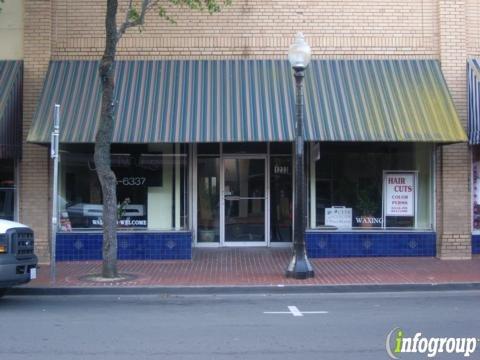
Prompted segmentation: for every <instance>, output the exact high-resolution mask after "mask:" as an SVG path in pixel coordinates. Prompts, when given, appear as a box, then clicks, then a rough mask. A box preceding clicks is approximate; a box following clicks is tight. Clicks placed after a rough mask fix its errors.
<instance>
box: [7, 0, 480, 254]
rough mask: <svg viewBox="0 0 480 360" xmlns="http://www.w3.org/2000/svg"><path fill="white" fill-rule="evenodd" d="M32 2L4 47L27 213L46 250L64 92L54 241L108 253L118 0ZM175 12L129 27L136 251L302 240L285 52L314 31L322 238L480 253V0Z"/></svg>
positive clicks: (320, 244)
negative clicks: (95, 154) (471, 106)
mask: <svg viewBox="0 0 480 360" xmlns="http://www.w3.org/2000/svg"><path fill="white" fill-rule="evenodd" d="M8 2H9V0H6V4H5V11H4V13H3V15H0V16H7V13H8V12H9V10H8V9H10V8H9V6H10V5H9V4H8ZM15 2H16V1H15ZM16 3H18V5H17V6H18V9H17V10H16V11H17V12H18V11H20V12H21V13H23V26H21V27H16V28H18V31H20V32H21V30H22V29H23V44H22V45H21V46H20V45H19V46H20V47H19V48H20V49H21V51H20V52H19V51H18V49H19V48H18V47H17V48H16V50H15V51H16V52H15V51H13V50H12V51H11V52H10V53H9V54H7V55H3V54H2V57H3V58H4V59H7V58H9V57H13V58H15V59H22V60H23V144H22V145H23V146H22V157H21V160H19V161H18V163H17V165H16V167H17V169H18V176H17V177H16V184H17V193H18V196H17V197H18V199H19V201H18V205H17V208H18V218H19V220H20V221H21V222H24V223H26V224H28V225H30V226H32V227H33V229H34V230H35V233H36V238H37V239H38V240H37V252H38V254H39V256H40V258H41V259H43V261H48V237H49V223H50V207H51V205H50V192H51V190H50V189H51V185H50V184H51V180H52V179H51V176H50V160H49V150H48V147H47V146H46V143H48V142H49V131H50V126H51V125H50V124H51V112H52V109H51V106H52V104H53V103H54V102H60V104H61V106H62V114H63V115H62V124H63V125H64V129H68V131H64V132H63V133H62V139H63V140H62V149H63V150H62V151H63V154H62V160H61V163H62V165H61V168H62V170H61V179H60V183H61V185H60V193H61V198H60V201H59V203H60V207H61V209H60V213H61V214H62V217H63V219H62V220H63V223H64V225H65V224H68V225H67V226H66V227H64V229H63V230H64V231H60V232H59V235H58V240H57V241H58V244H59V247H60V248H59V249H57V250H58V251H57V254H58V255H59V258H64V259H89V258H98V256H99V254H100V252H99V251H100V250H99V249H100V248H99V244H100V243H99V241H100V235H99V231H98V229H99V226H101V225H100V224H101V218H100V217H99V216H98V215H99V211H100V214H101V207H99V203H100V200H101V198H100V194H99V193H98V184H97V180H96V178H95V176H94V174H93V172H92V163H91V152H92V147H91V142H92V134H93V133H94V128H95V121H94V120H95V119H96V117H97V116H98V106H97V105H98V96H99V93H98V83H96V82H95V81H98V79H96V70H95V69H96V63H95V61H98V59H99V58H100V56H101V54H102V52H103V46H104V13H105V7H104V5H105V4H104V3H105V2H104V1H100V0H85V1H81V2H78V1H71V0H24V1H18V2H16ZM120 3H121V6H120V8H119V14H120V15H119V16H122V18H123V13H124V10H125V6H126V1H124V2H120ZM293 5H294V6H293ZM7 10H8V11H7ZM168 11H169V13H170V15H171V16H172V17H173V18H174V19H175V20H176V22H177V23H176V24H170V23H168V22H167V21H165V20H163V19H159V18H158V17H157V16H156V14H153V13H152V14H149V15H148V16H147V19H146V26H145V28H144V29H143V30H142V31H141V32H140V31H138V30H136V29H133V30H131V31H129V32H128V33H127V34H126V35H125V36H124V37H123V38H122V40H121V41H120V43H119V49H118V57H117V59H118V60H121V61H122V62H121V63H120V62H119V64H118V65H117V68H116V71H117V75H118V80H117V87H118V88H119V89H120V90H119V92H118V93H117V101H118V108H119V109H121V111H118V113H117V114H118V115H117V118H118V123H119V125H118V126H119V128H117V130H116V135H115V143H116V144H115V145H114V148H112V152H113V153H114V154H115V155H114V156H113V157H112V164H113V166H114V167H115V169H116V171H117V176H118V177H119V181H120V183H119V188H118V191H119V201H124V200H126V199H128V200H127V201H126V202H125V206H124V207H123V208H122V211H124V212H123V213H122V214H121V215H122V217H121V226H122V227H125V228H128V229H125V230H126V231H124V232H122V234H121V235H120V237H119V248H120V256H121V257H123V258H162V257H170V258H172V257H173V258H179V257H189V256H190V254H191V247H192V246H193V247H195V246H240V245H242V246H243V245H261V246H276V245H278V246H280V245H287V246H288V245H289V244H290V242H291V232H292V229H291V218H292V211H293V206H292V203H293V199H292V197H293V195H292V191H291V189H292V181H293V180H292V177H291V174H292V171H291V169H292V161H293V159H292V148H291V141H292V123H291V119H292V117H293V114H292V112H293V111H291V110H292V103H291V98H293V96H291V95H292V88H293V79H292V76H291V74H292V73H291V70H290V69H289V66H288V63H287V62H286V54H287V51H288V48H289V46H290V44H291V43H292V41H293V35H294V34H295V33H296V32H297V31H302V32H303V33H304V34H305V36H306V38H307V41H308V42H309V44H310V46H311V47H312V51H313V59H314V60H313V62H312V64H311V66H310V68H309V69H307V72H306V102H307V127H306V128H307V130H306V132H307V133H306V138H307V141H308V146H307V149H308V157H307V164H308V166H307V173H308V186H307V188H308V190H309V191H308V202H309V204H308V210H309V211H308V230H307V234H306V238H307V245H308V248H309V254H310V256H402V255H404V256H418V255H428V256H432V255H436V256H438V257H440V258H442V259H461V258H470V257H471V255H472V233H473V234H475V229H476V228H475V226H473V224H472V223H473V221H472V215H474V213H473V209H474V208H475V206H472V196H473V195H472V192H471V189H472V188H473V189H475V188H476V184H472V183H471V181H472V179H473V180H474V181H476V177H475V174H473V175H472V172H471V169H472V166H471V164H472V154H473V158H474V159H476V158H477V157H478V156H477V155H476V150H475V146H473V145H472V146H470V145H468V143H467V142H466V137H465V135H464V133H463V132H462V131H461V129H460V127H459V126H458V124H461V127H463V128H464V130H465V132H466V131H467V117H468V104H467V94H468V86H467V75H466V74H467V63H468V62H469V61H470V60H471V59H474V58H476V57H478V56H479V55H480V35H479V34H480V31H479V30H480V20H479V19H480V16H479V15H480V14H479V13H480V2H479V1H478V0H466V1H450V0H448V1H447V0H422V1H418V0H417V1H389V2H379V1H370V0H366V1H362V2H358V1H330V2H318V1H299V2H295V3H292V2H291V1H288V2H287V1H283V0H281V1H275V2H271V3H269V2H265V1H252V0H240V1H235V0H234V2H233V5H232V6H230V7H227V8H225V9H224V10H223V11H222V12H221V13H219V14H215V15H208V14H203V13H200V14H199V13H196V12H191V11H188V10H186V9H176V8H168ZM19 21H22V19H20V20H19ZM1 23H2V22H0V24H1ZM14 27H15V26H14ZM0 30H1V31H3V30H2V29H0ZM0 36H2V38H5V37H8V36H9V35H7V33H6V32H5V31H3V32H1V33H0ZM2 41H3V40H2ZM17 45H18V44H17ZM12 54H13V55H12ZM59 79H61V80H59ZM209 79H210V80H209ZM89 80H91V81H89ZM92 84H93V85H92ZM95 84H96V85H95ZM145 84H148V86H147V85H145ZM447 86H448V88H447ZM192 89H193V90H192ZM399 89H402V90H401V91H400V90H399ZM67 94H68V96H67ZM139 94H141V95H139ZM202 94H205V96H203V95H202ZM284 98H288V100H285V101H283V100H282V99H284ZM145 99H146V100H145ZM162 100H163V101H164V103H161V101H162ZM292 101H293V100H292ZM452 101H453V102H452ZM156 104H159V105H158V106H157V105H156ZM453 104H454V106H453ZM146 109H147V110H148V111H146ZM155 111H156V112H155ZM92 119H93V120H92ZM80 121H85V123H81V124H82V125H80V126H79V122H80ZM141 124H144V125H145V124H146V125H145V126H144V125H141ZM179 124H180V125H179ZM325 124H326V125H325ZM147 125H148V126H147ZM389 129H390V130H389ZM27 137H28V141H27ZM246 142H249V145H245V144H246ZM388 179H397V180H391V181H400V182H401V183H402V184H404V185H405V184H406V185H409V184H410V185H412V186H413V189H414V191H413V193H412V194H411V195H406V196H407V197H406V198H405V201H406V203H405V206H406V208H404V209H403V210H402V209H398V208H397V209H396V210H395V204H394V203H393V202H392V201H390V202H389V200H388V196H390V195H389V194H390V193H389V192H388V191H390V190H391V189H390V188H389V186H388V181H389V180H388ZM399 179H400V180H399ZM389 189H390V190H389ZM392 191H393V190H392ZM390 198H391V196H390ZM395 211H397V213H396V214H397V215H395ZM69 227H73V231H69ZM65 230H68V231H65ZM473 239H474V242H473V243H474V244H476V242H475V241H477V240H476V238H475V236H473ZM473 248H474V249H476V248H478V246H477V245H475V246H473Z"/></svg>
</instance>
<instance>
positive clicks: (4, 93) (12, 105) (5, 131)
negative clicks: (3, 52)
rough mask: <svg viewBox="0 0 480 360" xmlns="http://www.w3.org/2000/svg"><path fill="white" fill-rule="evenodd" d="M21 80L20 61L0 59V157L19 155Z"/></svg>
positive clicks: (20, 142) (9, 157) (21, 66)
mask: <svg viewBox="0 0 480 360" xmlns="http://www.w3.org/2000/svg"><path fill="white" fill-rule="evenodd" d="M22 81H23V64H22V62H21V61H0V159H13V158H18V157H20V156H21V148H22V147H21V145H22V95H23V90H22Z"/></svg>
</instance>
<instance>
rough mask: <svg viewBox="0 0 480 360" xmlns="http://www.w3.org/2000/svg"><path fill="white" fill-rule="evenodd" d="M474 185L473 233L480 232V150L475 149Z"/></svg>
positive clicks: (473, 152) (473, 164)
mask: <svg viewBox="0 0 480 360" xmlns="http://www.w3.org/2000/svg"><path fill="white" fill-rule="evenodd" d="M472 154H473V155H472V156H473V163H472V183H473V191H472V194H473V209H472V210H473V214H472V225H473V231H480V148H479V147H474V148H473V151H472Z"/></svg>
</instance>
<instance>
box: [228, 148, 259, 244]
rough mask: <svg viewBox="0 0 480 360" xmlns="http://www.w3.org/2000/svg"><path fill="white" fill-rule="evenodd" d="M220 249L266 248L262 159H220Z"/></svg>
mask: <svg viewBox="0 0 480 360" xmlns="http://www.w3.org/2000/svg"><path fill="white" fill-rule="evenodd" d="M223 174H224V176H223V179H224V181H223V192H222V193H223V196H222V204H221V205H222V208H223V211H222V213H223V221H222V222H223V242H224V245H226V246H228V245H234V246H238V245H250V246H251V245H266V240H267V236H266V225H265V224H266V216H265V215H266V208H267V196H266V194H267V188H266V158H265V157H241V158H238V157H231V158H230V157H228V158H224V159H223Z"/></svg>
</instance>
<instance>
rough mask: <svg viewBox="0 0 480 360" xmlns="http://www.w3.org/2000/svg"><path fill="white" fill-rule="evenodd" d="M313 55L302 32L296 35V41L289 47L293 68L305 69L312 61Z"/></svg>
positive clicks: (289, 58)
mask: <svg viewBox="0 0 480 360" xmlns="http://www.w3.org/2000/svg"><path fill="white" fill-rule="evenodd" d="M311 57H312V49H311V48H310V46H308V44H307V42H306V41H305V37H304V36H303V34H302V33H301V32H299V33H297V35H295V41H294V42H293V44H292V45H291V46H290V49H288V61H290V65H292V67H293V68H302V69H305V68H306V67H307V66H308V64H309V63H310V58H311Z"/></svg>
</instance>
